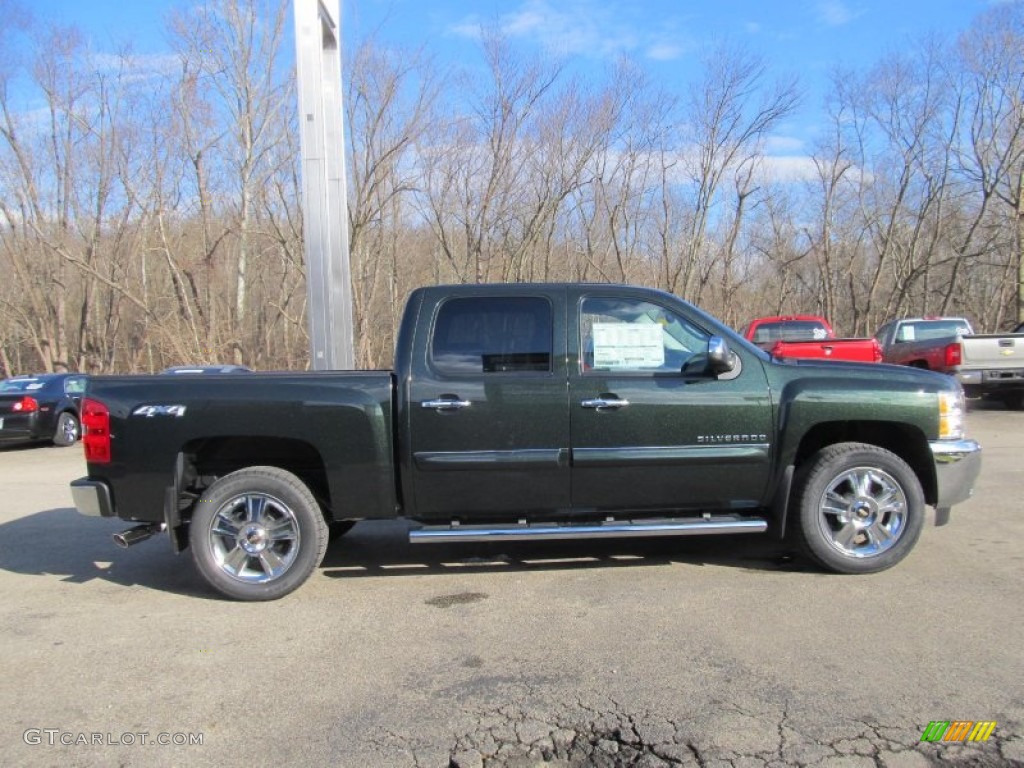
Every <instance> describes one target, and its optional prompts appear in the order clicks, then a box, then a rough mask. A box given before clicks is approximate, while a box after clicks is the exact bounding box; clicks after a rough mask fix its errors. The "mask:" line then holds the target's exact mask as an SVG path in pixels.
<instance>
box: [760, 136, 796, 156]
mask: <svg viewBox="0 0 1024 768" xmlns="http://www.w3.org/2000/svg"><path fill="white" fill-rule="evenodd" d="M803 148H804V142H803V139H798V138H796V137H795V136H769V137H768V138H767V139H765V142H764V149H765V152H767V153H768V154H770V155H775V154H779V155H784V154H792V153H795V152H799V151H800V150H802V149H803Z"/></svg>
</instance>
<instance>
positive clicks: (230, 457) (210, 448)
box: [181, 436, 332, 521]
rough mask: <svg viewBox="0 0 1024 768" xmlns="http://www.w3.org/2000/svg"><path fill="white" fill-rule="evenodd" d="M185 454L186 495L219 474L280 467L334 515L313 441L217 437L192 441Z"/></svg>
mask: <svg viewBox="0 0 1024 768" xmlns="http://www.w3.org/2000/svg"><path fill="white" fill-rule="evenodd" d="M182 455H183V456H184V458H185V466H184V473H183V477H182V480H181V487H182V490H183V491H184V492H185V493H186V495H191V494H193V493H194V494H198V493H200V492H201V491H202V490H203V489H205V488H208V487H209V486H210V485H212V484H213V482H214V481H215V480H217V479H218V478H220V477H223V476H224V475H227V474H230V473H231V472H234V471H236V470H239V469H244V468H245V467H252V466H271V467H278V468H280V469H284V470H287V471H288V472H291V473H292V474H293V475H295V476H297V477H298V478H299V479H301V480H302V482H304V483H305V484H306V485H307V486H308V487H309V490H310V491H311V492H312V494H313V496H314V497H315V498H316V500H317V502H318V503H319V504H320V508H321V510H322V511H323V513H324V518H325V519H326V520H328V521H329V520H331V519H332V513H331V511H330V510H331V493H330V486H329V484H328V482H327V469H326V468H325V466H324V462H323V459H322V458H321V456H320V453H319V452H318V451H317V450H316V448H314V447H313V446H312V445H310V444H309V443H305V442H303V441H301V440H293V439H290V438H284V437H262V436H245V437H243V436H236V437H215V438H205V439H202V440H194V441H192V442H191V443H188V444H187V445H185V447H184V448H183V449H182Z"/></svg>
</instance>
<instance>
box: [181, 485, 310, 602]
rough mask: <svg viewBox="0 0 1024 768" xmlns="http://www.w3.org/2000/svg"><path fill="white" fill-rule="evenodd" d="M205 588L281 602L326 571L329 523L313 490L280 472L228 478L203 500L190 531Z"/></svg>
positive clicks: (194, 515)
mask: <svg viewBox="0 0 1024 768" xmlns="http://www.w3.org/2000/svg"><path fill="white" fill-rule="evenodd" d="M189 544H190V545H191V548H192V559H193V561H194V562H195V564H196V568H197V569H198V570H199V573H200V574H201V575H202V577H203V578H204V579H205V580H206V582H207V583H208V584H209V585H210V586H211V587H213V588H214V589H216V590H217V591H218V592H220V593H222V594H224V595H227V596H228V597H232V598H235V599H236V600H246V601H258V600H276V599H278V598H279V597H284V596H285V595H287V594H289V593H290V592H293V591H294V590H295V589H297V588H298V587H299V586H301V585H302V584H303V583H304V582H305V581H306V579H308V578H309V576H310V574H312V573H313V570H314V569H315V568H316V567H317V566H318V565H320V562H321V561H322V560H323V557H324V552H325V551H326V549H327V524H326V523H325V522H324V518H323V515H322V514H321V513H320V507H319V505H318V504H317V502H316V499H315V498H313V494H312V493H310V490H309V488H308V487H306V485H305V483H303V482H302V480H300V479H299V478H298V477H296V476H295V475H293V474H292V473H291V472H287V471H285V470H283V469H279V468H277V467H248V468H246V469H240V470H238V471H237V472H232V473H231V474H230V475H225V476H224V477H222V478H221V479H219V480H218V481H217V482H215V483H214V484H213V485H212V486H210V487H209V488H208V489H207V490H206V491H205V492H204V493H203V495H202V498H201V500H200V501H199V503H198V504H197V505H196V508H195V512H194V514H193V515H192V521H191V524H190V525H189Z"/></svg>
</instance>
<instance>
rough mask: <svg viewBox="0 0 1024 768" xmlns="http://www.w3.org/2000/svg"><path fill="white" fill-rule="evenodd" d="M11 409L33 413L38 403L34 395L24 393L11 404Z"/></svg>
mask: <svg viewBox="0 0 1024 768" xmlns="http://www.w3.org/2000/svg"><path fill="white" fill-rule="evenodd" d="M11 410H12V411H14V412H15V413H33V412H35V411H38V410H39V403H38V402H37V401H36V399H35V398H34V397H29V396H28V395H25V397H23V398H21V400H19V401H18V402H16V403H15V404H14V405H12V406H11Z"/></svg>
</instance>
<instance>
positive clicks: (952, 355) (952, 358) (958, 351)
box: [946, 341, 964, 368]
mask: <svg viewBox="0 0 1024 768" xmlns="http://www.w3.org/2000/svg"><path fill="white" fill-rule="evenodd" d="M963 361H964V355H963V349H962V348H961V346H960V342H959V341H954V342H953V343H952V344H947V345H946V367H947V368H952V367H953V366H954V365H960V364H961V363H962V362H963Z"/></svg>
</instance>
